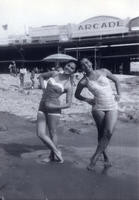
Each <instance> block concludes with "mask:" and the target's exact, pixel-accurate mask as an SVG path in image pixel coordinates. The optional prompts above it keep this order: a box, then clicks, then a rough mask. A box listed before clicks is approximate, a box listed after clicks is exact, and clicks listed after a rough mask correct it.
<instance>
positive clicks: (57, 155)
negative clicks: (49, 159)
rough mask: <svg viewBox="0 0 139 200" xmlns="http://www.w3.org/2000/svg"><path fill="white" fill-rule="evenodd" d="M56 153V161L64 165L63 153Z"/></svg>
mask: <svg viewBox="0 0 139 200" xmlns="http://www.w3.org/2000/svg"><path fill="white" fill-rule="evenodd" d="M54 153H55V157H56V160H55V161H57V162H58V163H63V162H64V159H63V158H62V153H61V151H59V150H58V151H56V152H54Z"/></svg>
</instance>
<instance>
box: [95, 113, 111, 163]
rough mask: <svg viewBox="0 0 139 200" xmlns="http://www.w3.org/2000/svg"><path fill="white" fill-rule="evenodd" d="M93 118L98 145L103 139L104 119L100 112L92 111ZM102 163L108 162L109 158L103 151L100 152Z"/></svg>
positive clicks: (103, 114)
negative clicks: (102, 158)
mask: <svg viewBox="0 0 139 200" xmlns="http://www.w3.org/2000/svg"><path fill="white" fill-rule="evenodd" d="M92 115H93V118H94V120H95V122H96V126H97V130H98V143H99V142H100V140H101V138H102V137H103V130H104V117H105V113H104V112H103V111H101V110H94V111H93V112H92ZM102 154H103V157H104V161H105V162H109V158H108V156H107V154H106V152H105V150H104V151H103V152H102Z"/></svg>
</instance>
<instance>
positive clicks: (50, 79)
mask: <svg viewBox="0 0 139 200" xmlns="http://www.w3.org/2000/svg"><path fill="white" fill-rule="evenodd" d="M75 70H76V64H75V63H74V62H72V61H70V62H68V63H67V64H66V65H65V67H64V69H63V73H61V72H58V71H50V72H46V73H43V74H40V76H39V81H40V85H41V88H42V90H43V95H42V99H41V102H40V105H39V110H38V114H37V135H38V137H39V138H40V139H41V140H42V141H43V142H44V143H45V144H46V146H48V148H49V149H50V156H49V158H46V159H43V160H42V161H44V162H47V161H58V162H61V163H62V162H63V161H64V160H63V157H62V154H61V151H60V150H59V149H58V142H57V128H58V125H59V121H60V114H61V111H62V110H63V109H66V108H69V107H70V106H71V103H72V90H73V86H72V82H71V76H72V74H73V73H74V72H75ZM46 79H47V85H46V86H45V85H44V80H46ZM64 93H65V94H66V102H65V103H61V102H60V99H59V98H60V97H61V95H63V94H64ZM47 130H48V131H47Z"/></svg>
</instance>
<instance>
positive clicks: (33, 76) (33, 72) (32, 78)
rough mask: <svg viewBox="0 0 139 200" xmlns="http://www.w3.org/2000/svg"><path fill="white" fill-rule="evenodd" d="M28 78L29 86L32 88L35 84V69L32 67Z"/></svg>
mask: <svg viewBox="0 0 139 200" xmlns="http://www.w3.org/2000/svg"><path fill="white" fill-rule="evenodd" d="M30 80H31V88H32V89H33V88H34V85H35V69H33V70H32V71H31V74H30Z"/></svg>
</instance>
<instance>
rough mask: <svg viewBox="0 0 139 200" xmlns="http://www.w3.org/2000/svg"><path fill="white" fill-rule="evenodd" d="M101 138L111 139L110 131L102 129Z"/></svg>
mask: <svg viewBox="0 0 139 200" xmlns="http://www.w3.org/2000/svg"><path fill="white" fill-rule="evenodd" d="M103 136H104V137H105V138H106V139H108V140H110V139H111V137H112V130H110V129H104V132H103Z"/></svg>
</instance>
